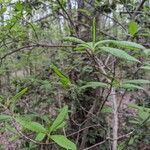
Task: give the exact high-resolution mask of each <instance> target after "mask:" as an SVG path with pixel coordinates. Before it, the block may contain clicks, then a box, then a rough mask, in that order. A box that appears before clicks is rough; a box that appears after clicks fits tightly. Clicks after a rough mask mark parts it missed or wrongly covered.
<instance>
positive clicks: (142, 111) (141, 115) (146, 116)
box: [138, 109, 150, 121]
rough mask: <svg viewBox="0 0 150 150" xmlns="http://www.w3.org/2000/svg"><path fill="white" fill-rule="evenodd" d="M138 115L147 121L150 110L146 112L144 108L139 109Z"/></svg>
mask: <svg viewBox="0 0 150 150" xmlns="http://www.w3.org/2000/svg"><path fill="white" fill-rule="evenodd" d="M138 115H139V117H140V118H141V119H142V120H143V121H145V120H146V119H148V117H150V112H146V111H144V109H143V110H139V112H138Z"/></svg>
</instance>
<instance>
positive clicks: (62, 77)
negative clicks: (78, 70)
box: [51, 64, 71, 86]
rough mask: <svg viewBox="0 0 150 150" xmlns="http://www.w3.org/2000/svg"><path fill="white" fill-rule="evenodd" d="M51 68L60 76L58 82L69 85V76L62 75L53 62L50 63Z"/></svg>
mask: <svg viewBox="0 0 150 150" xmlns="http://www.w3.org/2000/svg"><path fill="white" fill-rule="evenodd" d="M51 68H52V69H53V70H54V72H55V73H56V74H57V76H58V77H59V78H60V82H61V83H62V85H64V86H70V85H71V81H70V79H69V77H67V76H66V75H64V74H63V73H62V72H61V71H60V70H59V69H58V68H57V67H56V66H55V65H54V64H52V65H51Z"/></svg>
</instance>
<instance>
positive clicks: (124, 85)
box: [120, 83, 144, 90]
mask: <svg viewBox="0 0 150 150" xmlns="http://www.w3.org/2000/svg"><path fill="white" fill-rule="evenodd" d="M120 87H122V88H124V89H139V90H144V89H143V88H142V87H141V86H138V85H134V84H129V83H124V84H122V85H121V86H120Z"/></svg>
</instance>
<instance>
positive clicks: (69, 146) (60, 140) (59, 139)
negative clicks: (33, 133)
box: [50, 135, 77, 150]
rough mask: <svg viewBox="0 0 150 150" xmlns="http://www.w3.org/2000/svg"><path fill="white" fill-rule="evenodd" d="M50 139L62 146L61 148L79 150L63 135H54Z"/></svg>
mask: <svg viewBox="0 0 150 150" xmlns="http://www.w3.org/2000/svg"><path fill="white" fill-rule="evenodd" d="M50 138H51V139H52V140H53V141H54V142H55V143H57V144H58V145H60V146H61V147H63V148H65V149H68V150H77V148H76V145H75V144H74V143H73V142H71V141H70V140H68V139H67V138H66V137H65V136H63V135H52V136H50Z"/></svg>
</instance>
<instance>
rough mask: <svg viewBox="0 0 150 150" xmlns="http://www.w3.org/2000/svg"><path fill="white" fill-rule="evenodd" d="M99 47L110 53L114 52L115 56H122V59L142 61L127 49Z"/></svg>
mask: <svg viewBox="0 0 150 150" xmlns="http://www.w3.org/2000/svg"><path fill="white" fill-rule="evenodd" d="M99 49H100V51H101V50H102V51H104V52H107V53H110V54H112V55H114V56H116V57H118V58H122V59H125V60H129V61H135V62H140V61H139V60H137V59H136V58H134V57H133V56H130V55H129V54H128V53H126V52H125V51H123V50H120V49H117V48H110V47H100V48H99Z"/></svg>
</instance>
